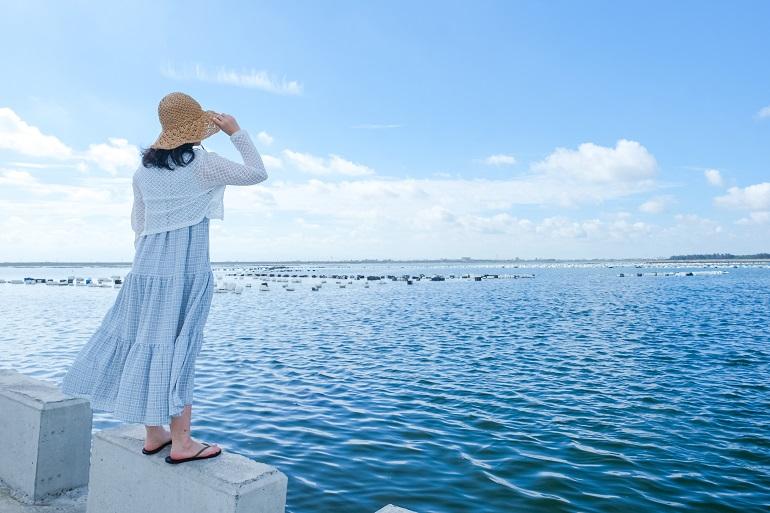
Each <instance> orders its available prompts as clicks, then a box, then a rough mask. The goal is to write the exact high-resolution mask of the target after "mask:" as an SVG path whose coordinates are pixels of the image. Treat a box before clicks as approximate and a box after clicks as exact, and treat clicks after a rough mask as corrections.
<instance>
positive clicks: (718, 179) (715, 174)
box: [703, 169, 725, 187]
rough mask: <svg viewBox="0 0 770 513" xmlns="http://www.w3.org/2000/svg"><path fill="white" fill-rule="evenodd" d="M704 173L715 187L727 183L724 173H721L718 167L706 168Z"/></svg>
mask: <svg viewBox="0 0 770 513" xmlns="http://www.w3.org/2000/svg"><path fill="white" fill-rule="evenodd" d="M703 175H704V176H705V177H706V180H707V181H708V183H709V184H711V185H713V186H715V187H722V186H724V184H725V181H724V179H723V178H722V173H720V172H719V170H718V169H706V170H705V171H703Z"/></svg>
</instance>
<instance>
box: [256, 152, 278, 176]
mask: <svg viewBox="0 0 770 513" xmlns="http://www.w3.org/2000/svg"><path fill="white" fill-rule="evenodd" d="M261 157H262V163H263V164H265V168H267V171H268V173H269V172H270V170H271V169H280V168H282V167H283V161H282V160H281V159H280V158H278V157H274V156H273V155H266V154H263V155H261Z"/></svg>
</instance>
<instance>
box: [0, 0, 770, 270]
mask: <svg viewBox="0 0 770 513" xmlns="http://www.w3.org/2000/svg"><path fill="white" fill-rule="evenodd" d="M159 3H160V2H159ZM103 4H104V3H101V2H100V3H97V2H66V3H65V2H33V1H30V2H15V3H9V4H7V5H5V6H4V7H3V9H4V11H5V12H4V16H3V17H2V19H0V43H2V45H3V48H5V49H6V51H5V52H4V64H3V68H2V80H1V81H0V84H1V85H0V92H1V94H0V185H2V187H1V188H0V261H29V260H60V261H67V260H119V261H130V260H131V259H132V258H133V233H132V232H131V228H130V223H129V214H130V208H131V200H132V197H131V186H130V180H131V176H132V175H133V172H134V170H135V169H136V162H137V161H136V154H137V152H138V148H141V147H145V146H147V145H149V144H151V143H152V141H153V140H154V138H155V137H156V136H157V134H158V132H159V129H160V126H159V123H158V121H157V114H156V109H157V102H158V100H159V99H160V98H161V97H162V96H163V95H165V94H166V93H168V92H171V91H177V90H178V91H184V92H187V93H189V94H191V95H192V96H194V97H195V98H196V99H198V100H199V101H200V103H201V104H202V105H203V107H204V108H207V109H213V110H217V111H222V112H227V113H231V114H233V115H235V116H236V117H237V119H238V120H239V122H240V124H241V126H242V127H243V128H245V129H246V130H248V131H249V133H251V134H252V136H253V138H254V139H255V143H256V144H257V147H258V149H259V150H260V152H261V153H262V155H263V157H264V159H265V163H266V164H267V168H268V173H269V179H268V180H267V181H266V182H263V183H262V184H259V185H257V186H251V187H228V190H227V192H226V193H225V219H224V221H218V220H217V221H214V222H212V235H211V245H212V247H211V255H212V259H214V260H224V259H247V260H252V259H253V260H267V259H317V258H322V259H328V258H334V259H347V258H441V257H460V256H471V257H477V258H483V257H498V258H506V257H516V256H518V257H522V258H533V257H553V258H592V257H611V258H614V257H654V256H667V255H670V254H677V253H691V252H733V253H751V252H759V251H768V250H770V173H768V169H770V168H769V166H768V165H769V164H770V145H769V144H768V142H770V68H768V66H766V65H765V63H766V61H767V56H768V55H770V39H768V38H767V33H768V29H770V21H768V20H770V4H768V3H767V2H730V3H728V2H723V3H717V2H710V3H705V2H588V1H587V2H566V1H565V2H556V1H553V2H378V3H374V2H342V1H336V2H298V3H295V2H229V3H227V4H226V5H224V4H221V3H215V2H210V3H204V2H178V3H171V2H167V3H163V5H161V6H157V5H154V4H155V3H153V2H135V3H133V4H132V8H131V9H125V8H124V7H121V6H119V5H114V6H106V5H103ZM763 109H765V110H763ZM204 146H205V147H206V148H207V149H210V150H214V151H217V152H218V153H221V154H224V155H226V156H228V157H230V158H234V159H235V158H238V155H237V153H236V152H235V151H234V149H233V148H232V146H231V145H230V143H229V141H228V140H227V138H226V137H225V136H223V135H222V134H217V135H215V136H213V137H212V138H210V139H207V140H206V141H204Z"/></svg>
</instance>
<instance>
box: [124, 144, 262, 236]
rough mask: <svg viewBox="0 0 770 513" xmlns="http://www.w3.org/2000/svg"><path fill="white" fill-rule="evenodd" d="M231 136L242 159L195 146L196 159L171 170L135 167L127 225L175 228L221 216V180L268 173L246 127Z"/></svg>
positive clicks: (138, 230) (139, 230)
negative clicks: (234, 159)
mask: <svg viewBox="0 0 770 513" xmlns="http://www.w3.org/2000/svg"><path fill="white" fill-rule="evenodd" d="M230 140H231V141H232V143H233V144H234V145H235V148H236V149H237V150H238V152H239V153H240V154H241V157H243V164H238V163H237V162H233V161H232V160H229V159H226V158H224V157H221V156H219V155H217V154H216V153H214V152H210V151H206V150H204V149H203V148H194V149H193V151H194V152H195V159H194V160H193V161H192V162H190V163H189V164H188V165H186V166H177V167H175V168H174V169H173V170H168V169H162V168H157V167H150V168H146V167H144V166H142V165H140V166H139V168H138V169H137V170H136V171H135V172H134V177H133V188H134V205H133V207H132V210H131V228H132V229H133V230H134V232H135V234H136V236H135V238H134V247H135V248H136V246H137V245H138V243H139V237H141V236H143V235H148V234H151V233H159V232H164V231H167V230H175V229H177V228H183V227H185V226H191V225H194V224H197V223H198V222H200V221H202V220H203V218H204V217H208V218H209V219H224V206H223V203H222V199H223V196H224V193H225V186H226V185H253V184H256V183H259V182H262V181H264V180H266V179H267V171H266V170H265V166H264V164H263V163H262V158H261V157H260V156H259V152H258V151H257V149H256V148H255V147H254V143H253V142H252V140H251V137H249V134H248V133H247V132H246V131H245V130H238V131H237V132H235V133H234V134H233V135H231V136H230Z"/></svg>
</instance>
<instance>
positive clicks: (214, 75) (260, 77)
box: [161, 64, 302, 95]
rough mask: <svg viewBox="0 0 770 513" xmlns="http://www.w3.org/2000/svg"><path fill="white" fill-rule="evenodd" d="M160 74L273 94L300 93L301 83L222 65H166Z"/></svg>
mask: <svg viewBox="0 0 770 513" xmlns="http://www.w3.org/2000/svg"><path fill="white" fill-rule="evenodd" d="M161 74H162V75H163V76H164V77H167V78H171V79H174V80H200V81H202V82H210V83H215V84H225V85H232V86H236V87H245V88H250V89H261V90H262V91H267V92H268V93H274V94H288V95H299V94H302V84H301V83H299V82H297V81H296V80H287V79H286V78H285V77H280V78H279V77H276V76H275V75H271V74H270V73H268V72H267V71H264V70H255V69H249V70H240V71H238V70H234V69H228V68H226V67H224V66H220V67H218V68H216V69H214V70H210V69H207V68H206V67H204V66H203V65H201V64H195V65H194V66H192V67H186V68H181V69H179V68H177V67H175V66H173V65H166V66H164V67H162V68H161Z"/></svg>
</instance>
